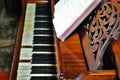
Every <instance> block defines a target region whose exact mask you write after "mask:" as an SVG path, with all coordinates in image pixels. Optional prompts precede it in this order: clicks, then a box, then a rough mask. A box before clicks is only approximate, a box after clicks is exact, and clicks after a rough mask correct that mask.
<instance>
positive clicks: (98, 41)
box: [83, 0, 120, 70]
mask: <svg viewBox="0 0 120 80" xmlns="http://www.w3.org/2000/svg"><path fill="white" fill-rule="evenodd" d="M94 14H95V15H94ZM88 22H89V23H87V24H85V25H84V27H85V28H87V32H86V34H87V37H88V39H89V40H88V41H89V47H88V48H89V51H87V52H85V55H86V59H87V62H88V66H89V69H90V70H95V69H100V68H101V66H102V65H103V61H102V57H103V54H104V52H105V50H106V48H107V47H108V45H109V43H110V42H111V40H112V39H117V38H118V36H119V30H120V24H119V23H120V0H104V2H103V3H102V4H101V5H100V6H99V8H97V9H96V10H95V11H94V13H92V14H91V16H90V17H89V18H88ZM83 47H84V45H83ZM90 57H91V58H93V59H91V58H90Z"/></svg>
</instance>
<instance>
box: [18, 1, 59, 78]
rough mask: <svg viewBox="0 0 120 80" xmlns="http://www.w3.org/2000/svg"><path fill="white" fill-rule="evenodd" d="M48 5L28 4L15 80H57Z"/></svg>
mask: <svg viewBox="0 0 120 80" xmlns="http://www.w3.org/2000/svg"><path fill="white" fill-rule="evenodd" d="M52 29H53V28H52V16H51V8H50V4H49V3H44V4H34V3H28V4H27V10H26V17H25V23H24V30H23V36H22V43H21V50H20V59H19V61H20V62H19V65H18V70H17V80H57V70H56V59H55V48H54V47H55V45H54V36H53V30H52Z"/></svg>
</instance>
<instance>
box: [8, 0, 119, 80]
mask: <svg viewBox="0 0 120 80" xmlns="http://www.w3.org/2000/svg"><path fill="white" fill-rule="evenodd" d="M45 1H46V0H22V12H21V18H20V24H19V29H18V34H17V39H16V45H15V50H14V56H13V64H12V69H11V74H10V80H16V75H17V67H18V63H19V55H20V53H19V52H20V46H21V38H22V33H23V25H24V18H25V12H26V4H27V3H42V2H43V3H44V2H45ZM49 1H51V3H52V12H53V13H54V9H53V7H54V4H55V3H56V2H57V0H49ZM119 2H120V1H117V0H106V1H105V2H104V3H102V4H101V5H100V6H99V7H100V8H97V9H96V10H95V11H94V12H93V13H92V14H91V16H92V17H88V18H87V19H86V20H85V22H84V23H83V24H81V25H80V27H78V28H77V29H76V30H75V31H74V32H73V33H72V34H71V35H70V36H69V37H68V38H67V39H66V40H65V41H64V42H61V41H60V40H58V39H57V38H55V42H56V61H57V64H56V65H57V68H58V78H59V79H60V80H74V79H76V80H117V79H118V75H117V74H120V70H119V66H120V54H119V53H120V52H119V49H120V37H118V36H117V35H119V29H118V28H120V26H119V22H118V21H119V16H118V15H117V18H116V16H115V15H114V13H115V12H116V14H120V13H119V12H120V9H119V7H120V6H119V5H120V4H119ZM116 4H119V5H116ZM108 6H109V7H110V8H111V11H110V13H109V10H108V9H107V8H108ZM114 9H115V10H114ZM107 10H108V12H107ZM100 11H101V12H100ZM105 11H106V12H105ZM110 15H112V16H110ZM113 15H114V16H113ZM114 17H115V18H114ZM113 18H114V19H113ZM102 19H103V23H102V21H101V20H102ZM105 21H106V22H107V23H104V22H105ZM116 23H117V27H115V28H116V29H114V31H113V32H112V33H115V34H114V35H115V36H113V34H112V33H111V34H107V31H108V30H107V29H105V30H104V29H103V28H104V27H102V26H105V27H106V26H107V27H111V25H112V28H113V27H114V25H115V24H116ZM95 27H96V28H95ZM107 27H106V28H107ZM98 29H100V30H98ZM102 30H103V32H101V31H102ZM110 30H111V28H110ZM116 30H117V31H116ZM105 31H106V33H105ZM95 34H97V35H95ZM99 34H100V35H99ZM103 35H105V37H104V40H103V38H102V39H100V38H101V36H103ZM109 35H111V36H110V37H112V38H110V40H108V39H107V38H106V37H109ZM113 38H117V40H112V39H113ZM100 40H102V41H103V42H102V43H100V44H98V43H99V41H100ZM107 40H108V41H107ZM97 41H98V42H97ZM101 46H102V47H101ZM101 48H102V49H101ZM101 50H103V51H101ZM98 54H99V55H98ZM97 59H98V60H97ZM103 60H104V61H103ZM109 61H110V62H109ZM99 63H100V64H99ZM96 65H97V67H96ZM98 65H99V67H98Z"/></svg>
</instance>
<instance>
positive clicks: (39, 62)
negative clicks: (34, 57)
mask: <svg viewBox="0 0 120 80" xmlns="http://www.w3.org/2000/svg"><path fill="white" fill-rule="evenodd" d="M31 63H32V64H56V61H55V60H52V61H50V60H47V61H44V60H42V61H32V62H31Z"/></svg>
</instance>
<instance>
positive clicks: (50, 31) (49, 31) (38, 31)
mask: <svg viewBox="0 0 120 80" xmlns="http://www.w3.org/2000/svg"><path fill="white" fill-rule="evenodd" d="M34 34H50V35H53V30H34Z"/></svg>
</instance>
